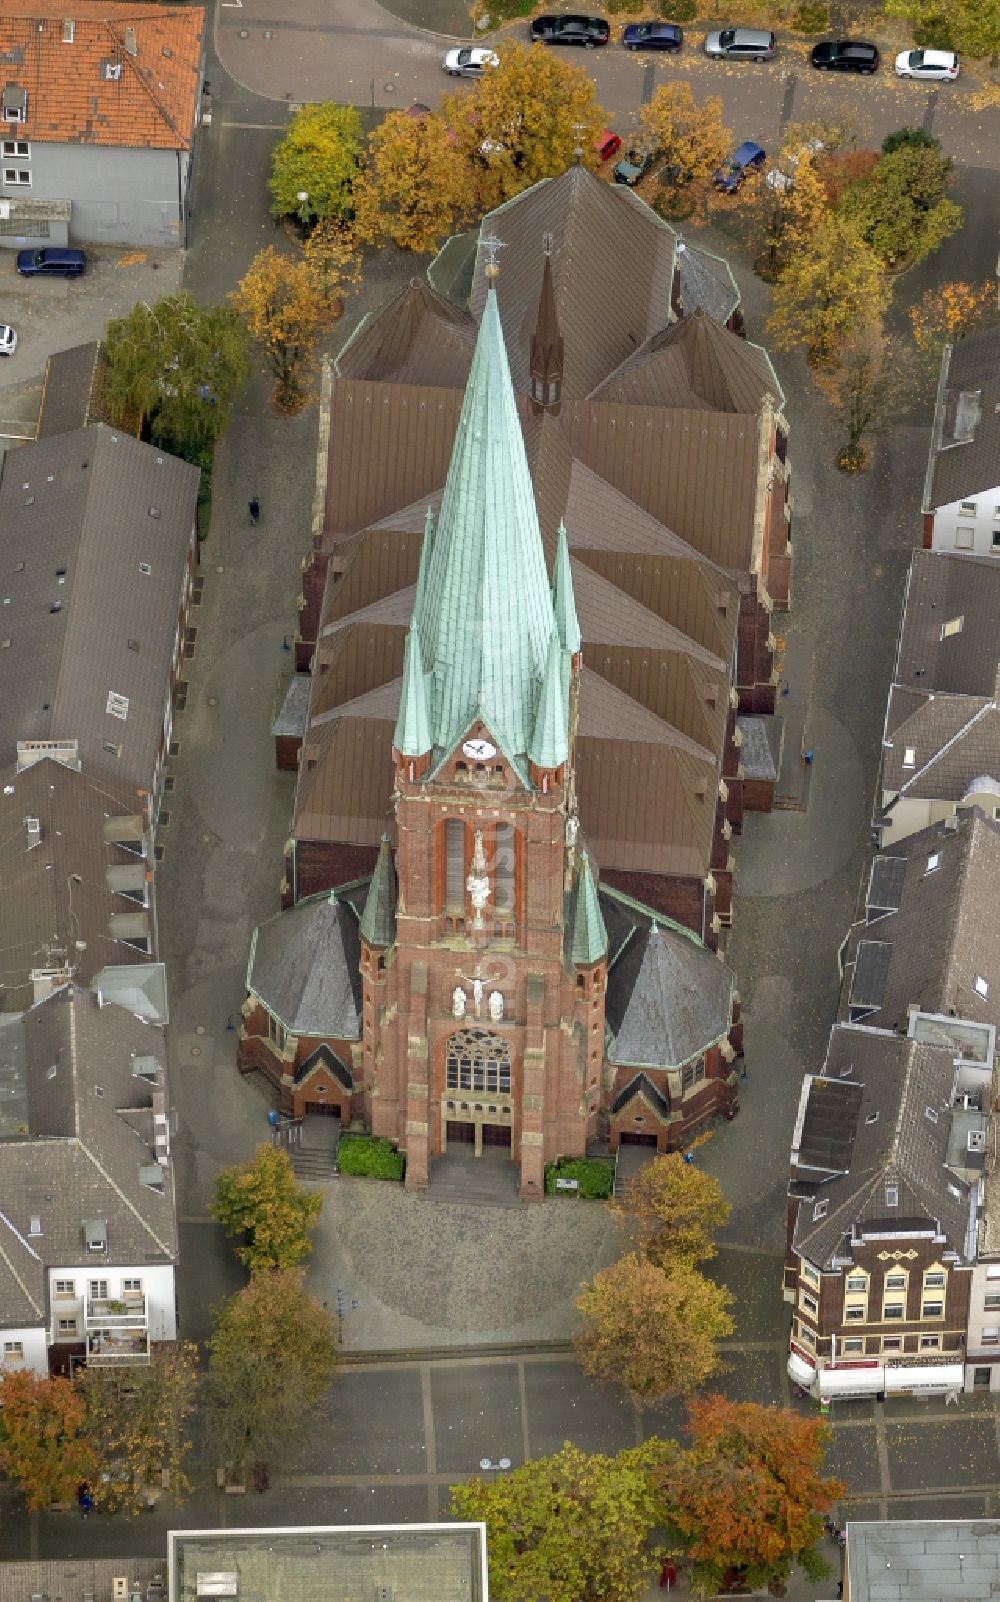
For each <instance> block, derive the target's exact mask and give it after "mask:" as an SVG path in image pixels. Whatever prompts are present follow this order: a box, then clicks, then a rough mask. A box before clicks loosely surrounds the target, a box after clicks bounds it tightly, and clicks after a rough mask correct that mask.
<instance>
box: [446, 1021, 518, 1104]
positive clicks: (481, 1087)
mask: <svg viewBox="0 0 1000 1602" xmlns="http://www.w3.org/2000/svg"><path fill="white" fill-rule="evenodd" d="M445 1079H446V1083H447V1086H448V1089H449V1090H476V1091H486V1092H489V1093H490V1094H491V1095H498V1096H509V1095H510V1046H509V1045H508V1044H507V1042H506V1040H502V1039H501V1038H500V1036H499V1035H494V1034H491V1033H490V1031H489V1030H488V1029H459V1030H457V1031H456V1033H455V1034H453V1035H451V1036H450V1037H449V1040H448V1047H447V1052H446V1055H445Z"/></svg>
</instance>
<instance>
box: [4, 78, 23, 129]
mask: <svg viewBox="0 0 1000 1602" xmlns="http://www.w3.org/2000/svg"><path fill="white" fill-rule="evenodd" d="M2 105H3V120H4V122H24V121H25V120H26V118H27V115H28V91H27V89H22V88H21V87H20V85H18V84H16V83H8V84H5V85H4V90H3V99H2Z"/></svg>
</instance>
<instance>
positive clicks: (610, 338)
mask: <svg viewBox="0 0 1000 1602" xmlns="http://www.w3.org/2000/svg"><path fill="white" fill-rule="evenodd" d="M483 227H484V230H486V231H490V230H491V231H492V232H493V233H494V234H495V235H497V237H498V238H500V239H502V240H503V242H504V244H505V245H506V246H508V248H507V249H506V250H504V251H503V253H502V258H501V264H500V265H501V272H500V277H499V278H498V280H497V299H498V302H499V307H500V320H501V322H502V324H503V331H504V338H505V340H506V344H507V353H508V356H509V358H510V370H511V375H512V377H513V380H514V388H515V389H516V390H519V391H521V392H525V391H527V390H528V388H529V367H530V358H531V336H532V334H533V333H534V331H535V326H536V322H537V313H538V305H539V298H540V295H541V289H542V274H543V268H544V260H545V258H544V255H543V251H542V241H543V239H544V237H545V236H546V235H549V236H550V238H551V242H552V248H551V264H552V277H553V283H554V287H555V302H556V310H557V312H558V316H559V331H560V333H561V334H562V337H563V341H564V346H565V357H564V368H563V395H564V396H566V397H575V398H578V397H581V396H583V395H588V394H589V393H590V391H591V390H592V389H593V387H594V385H595V384H598V383H600V382H601V380H602V379H603V378H604V377H605V375H606V374H607V373H609V372H610V371H611V370H612V369H613V368H615V367H617V366H618V363H619V362H621V361H623V360H624V358H625V357H626V356H627V355H628V354H629V352H630V351H632V350H634V349H635V348H636V346H637V345H641V344H642V342H643V340H644V339H646V338H647V336H648V335H649V334H651V333H653V332H654V331H655V330H656V329H659V328H663V327H664V325H665V324H666V323H668V322H669V321H670V297H671V289H672V285H673V277H674V250H675V245H676V236H675V234H674V232H673V230H672V229H671V228H669V227H668V226H667V224H665V223H663V222H661V220H660V219H659V218H658V217H657V216H656V214H655V212H653V211H651V210H650V209H649V207H647V206H644V205H642V204H641V203H639V204H637V203H636V201H635V198H634V197H633V196H632V195H630V194H629V193H628V191H627V190H623V189H622V188H620V187H618V186H615V185H612V184H605V183H602V182H601V180H600V179H598V178H595V177H594V176H593V174H592V173H589V172H588V171H587V169H586V168H585V167H570V168H569V170H568V171H567V172H564V173H563V174H562V175H561V176H560V177H558V178H548V179H545V180H544V181H543V182H542V183H538V184H535V186H534V187H533V188H532V189H528V190H526V191H525V192H524V193H523V194H520V195H517V196H515V198H514V199H513V200H509V201H508V202H507V203H506V205H503V206H500V207H499V208H498V209H497V210H496V211H493V212H491V213H490V214H489V216H488V217H487V218H486V219H485V221H484V224H483ZM485 266H486V256H485V253H484V251H483V248H482V243H481V241H480V245H479V250H478V254H477V259H476V270H475V277H474V280H473V285H472V301H471V305H472V314H473V316H474V317H475V319H476V321H477V322H478V320H479V318H480V316H481V315H482V310H483V306H484V304H485V300H486V280H485V276H484V269H485ZM623 282H626V283H627V284H628V293H627V294H609V293H608V285H609V284H612V283H623Z"/></svg>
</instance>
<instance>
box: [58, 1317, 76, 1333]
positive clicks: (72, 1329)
mask: <svg viewBox="0 0 1000 1602" xmlns="http://www.w3.org/2000/svg"><path fill="white" fill-rule="evenodd" d="M56 1327H57V1329H58V1331H59V1334H60V1335H75V1334H76V1319H75V1318H60V1319H59V1321H58V1324H57V1326H56Z"/></svg>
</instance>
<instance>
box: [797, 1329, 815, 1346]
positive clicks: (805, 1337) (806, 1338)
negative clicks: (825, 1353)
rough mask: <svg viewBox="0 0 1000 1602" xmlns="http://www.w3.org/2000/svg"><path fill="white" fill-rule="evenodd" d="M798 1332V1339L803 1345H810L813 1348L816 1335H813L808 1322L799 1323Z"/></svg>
mask: <svg viewBox="0 0 1000 1602" xmlns="http://www.w3.org/2000/svg"><path fill="white" fill-rule="evenodd" d="M798 1333H799V1340H800V1341H801V1342H802V1344H803V1346H810V1347H813V1348H814V1347H815V1345H816V1336H815V1335H814V1333H813V1331H812V1330H811V1329H810V1328H809V1325H808V1324H800V1325H799V1326H798Z"/></svg>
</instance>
